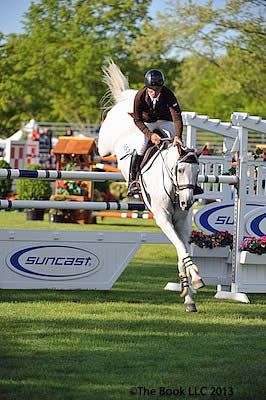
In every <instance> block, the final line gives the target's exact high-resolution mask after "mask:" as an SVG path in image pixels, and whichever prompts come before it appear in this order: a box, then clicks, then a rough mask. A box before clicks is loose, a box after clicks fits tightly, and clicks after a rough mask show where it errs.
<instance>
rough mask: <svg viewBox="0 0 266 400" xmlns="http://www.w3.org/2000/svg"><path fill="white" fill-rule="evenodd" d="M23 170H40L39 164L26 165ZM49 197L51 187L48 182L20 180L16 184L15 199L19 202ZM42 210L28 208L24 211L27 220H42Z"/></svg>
mask: <svg viewBox="0 0 266 400" xmlns="http://www.w3.org/2000/svg"><path fill="white" fill-rule="evenodd" d="M25 169H29V170H38V169H42V166H41V165H39V164H31V165H27V166H26V168H25ZM50 195H51V185H50V182H49V181H45V180H37V179H31V180H30V179H20V180H19V181H18V182H17V198H18V199H19V200H48V199H49V197H50ZM43 217H44V210H43V209H36V208H28V209H27V210H26V219H27V220H43Z"/></svg>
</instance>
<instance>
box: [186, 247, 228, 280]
mask: <svg viewBox="0 0 266 400" xmlns="http://www.w3.org/2000/svg"><path fill="white" fill-rule="evenodd" d="M191 256H192V260H193V263H194V264H196V265H197V266H198V268H199V275H200V276H201V277H202V279H203V280H204V282H205V284H206V285H230V284H231V275H232V262H231V251H230V247H229V246H226V247H215V248H212V249H208V248H201V247H198V246H195V245H192V246H191Z"/></svg>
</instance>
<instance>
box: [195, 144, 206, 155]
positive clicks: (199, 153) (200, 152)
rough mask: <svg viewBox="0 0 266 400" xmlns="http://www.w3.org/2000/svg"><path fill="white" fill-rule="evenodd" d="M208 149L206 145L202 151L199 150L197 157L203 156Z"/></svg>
mask: <svg viewBox="0 0 266 400" xmlns="http://www.w3.org/2000/svg"><path fill="white" fill-rule="evenodd" d="M206 149H207V145H205V146H204V147H203V149H202V150H197V151H196V154H197V156H198V157H199V156H201V155H202V153H203V152H204V150H206Z"/></svg>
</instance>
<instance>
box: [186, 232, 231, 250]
mask: <svg viewBox="0 0 266 400" xmlns="http://www.w3.org/2000/svg"><path fill="white" fill-rule="evenodd" d="M189 243H193V244H195V245H196V246H198V247H201V248H207V249H213V248H214V247H225V246H230V249H232V248H233V236H232V235H231V233H229V232H228V231H225V232H219V233H215V234H213V235H209V234H205V233H203V232H198V231H192V233H191V237H190V241H189Z"/></svg>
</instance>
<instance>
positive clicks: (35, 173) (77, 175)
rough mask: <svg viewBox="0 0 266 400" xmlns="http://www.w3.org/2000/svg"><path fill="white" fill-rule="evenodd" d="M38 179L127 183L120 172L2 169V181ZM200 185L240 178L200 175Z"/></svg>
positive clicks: (229, 182) (0, 174)
mask: <svg viewBox="0 0 266 400" xmlns="http://www.w3.org/2000/svg"><path fill="white" fill-rule="evenodd" d="M7 178H10V179H36V180H50V181H55V180H82V181H120V182H122V181H125V178H124V177H123V175H122V174H121V173H119V172H89V171H53V170H26V169H0V179H7ZM198 182H199V183H207V182H208V183H227V184H237V183H238V178H237V176H234V175H199V176H198Z"/></svg>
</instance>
